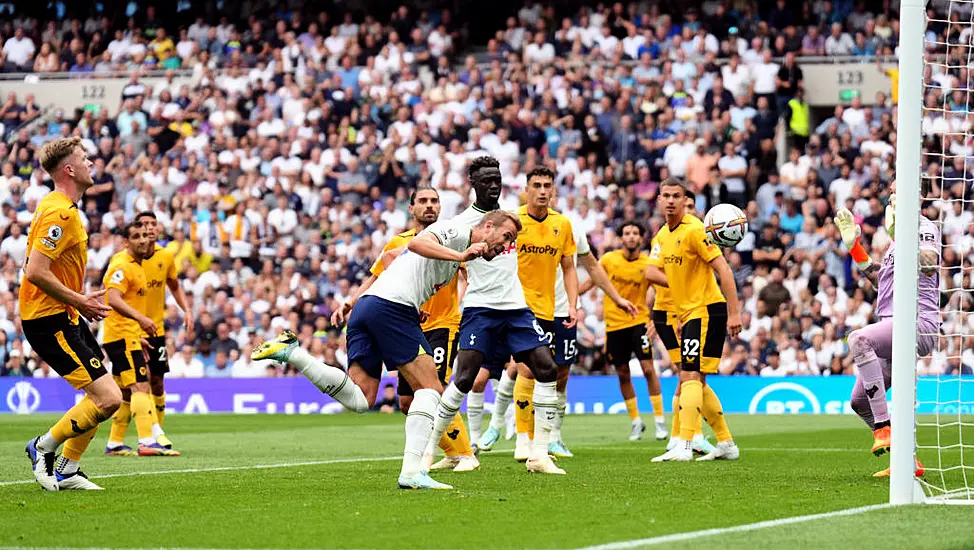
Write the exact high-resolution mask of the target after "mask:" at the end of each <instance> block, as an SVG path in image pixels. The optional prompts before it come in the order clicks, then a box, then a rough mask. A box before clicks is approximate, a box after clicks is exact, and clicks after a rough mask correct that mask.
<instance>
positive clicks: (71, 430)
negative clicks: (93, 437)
mask: <svg viewBox="0 0 974 550" xmlns="http://www.w3.org/2000/svg"><path fill="white" fill-rule="evenodd" d="M107 418H108V416H107V415H106V414H105V413H103V412H102V411H101V409H99V408H98V406H97V405H95V402H94V401H92V400H91V399H90V398H88V397H87V396H86V397H85V398H84V399H82V400H81V401H79V402H78V404H77V405H75V406H73V407H71V409H70V410H68V412H66V413H64V416H62V417H61V419H60V420H58V421H57V423H56V424H54V426H53V427H52V428H51V437H53V438H54V440H55V441H56V442H58V443H64V442H65V441H67V440H68V439H71V438H74V437H78V436H80V435H84V434H85V433H86V432H87V431H88V430H90V429H92V428H94V427H95V426H98V424H100V423H102V422H104V421H105V420H106V419H107Z"/></svg>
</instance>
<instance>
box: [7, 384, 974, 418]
mask: <svg viewBox="0 0 974 550" xmlns="http://www.w3.org/2000/svg"><path fill="white" fill-rule="evenodd" d="M634 382H635V385H636V391H637V396H638V397H639V404H640V408H641V409H642V410H643V411H644V412H648V408H649V407H650V403H649V399H648V396H647V392H646V385H645V384H644V383H643V382H642V380H639V379H637V380H635V381H634ZM384 383H389V384H395V378H394V377H393V378H389V379H388V380H386V381H385V382H384ZM708 383H709V384H711V385H712V387H713V388H714V391H716V392H717V394H718V395H719V396H720V399H721V402H722V403H723V406H724V411H725V412H727V413H732V414H733V413H736V414H851V413H852V409H851V408H850V406H849V396H850V394H851V393H852V387H853V384H854V383H855V378H854V377H852V376H831V377H822V378H819V377H785V378H761V377H746V376H738V377H716V376H715V377H711V378H710V379H709V380H708ZM662 385H663V397H664V403H666V408H667V410H669V408H670V407H669V400H670V399H671V398H672V396H673V391H674V389H675V388H676V380H675V379H673V378H667V379H663V380H662ZM82 395H83V394H82V393H81V392H75V391H74V390H73V389H72V388H71V387H70V386H69V385H68V384H67V383H66V382H64V381H63V380H50V379H46V380H39V379H32V378H0V413H15V414H31V413H53V412H63V411H66V410H67V409H68V408H70V407H71V406H72V405H74V403H75V402H77V400H78V399H80V398H81V396H82ZM493 400H494V397H493V392H492V391H491V390H490V389H488V390H487V396H486V399H485V401H486V402H487V405H488V409H490V404H491V403H493ZM917 402H918V403H919V405H918V407H919V408H918V411H919V412H921V413H934V412H939V413H941V414H974V377H970V376H968V377H963V378H961V377H940V378H939V380H938V379H936V378H926V377H921V378H920V379H919V380H918V382H917ZM166 410H167V412H168V413H178V414H211V413H236V414H330V413H338V412H341V411H342V407H341V405H339V404H338V403H336V402H335V400H334V399H332V398H331V397H329V396H327V395H324V394H322V393H321V392H319V391H318V390H317V389H316V388H315V387H314V386H312V385H311V384H310V383H309V382H308V381H307V380H305V379H303V378H257V379H229V380H228V379H194V380H186V379H170V380H167V381H166ZM568 412H569V413H570V414H617V413H625V412H626V406H625V403H624V402H623V400H622V396H621V395H620V394H619V384H618V381H617V380H616V378H615V377H613V376H577V377H574V378H572V379H571V381H570V382H569V386H568Z"/></svg>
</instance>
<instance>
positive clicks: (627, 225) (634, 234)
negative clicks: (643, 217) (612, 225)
mask: <svg viewBox="0 0 974 550" xmlns="http://www.w3.org/2000/svg"><path fill="white" fill-rule="evenodd" d="M616 234H617V235H619V238H620V239H622V246H623V248H625V249H626V252H629V253H632V252H635V251H637V250H639V249H640V248H642V246H643V238H644V237H645V236H646V228H644V227H643V226H642V225H640V224H639V222H636V221H635V220H627V221H625V222H623V223H622V225H620V226H619V229H617V230H616Z"/></svg>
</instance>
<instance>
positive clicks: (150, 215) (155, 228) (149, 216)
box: [135, 210, 159, 242]
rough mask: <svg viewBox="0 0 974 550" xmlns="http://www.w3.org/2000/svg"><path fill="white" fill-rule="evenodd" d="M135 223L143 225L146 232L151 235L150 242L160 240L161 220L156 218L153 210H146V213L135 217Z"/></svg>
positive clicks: (140, 213)
mask: <svg viewBox="0 0 974 550" xmlns="http://www.w3.org/2000/svg"><path fill="white" fill-rule="evenodd" d="M135 221H136V222H138V223H141V224H142V227H144V228H145V232H146V233H148V234H149V240H151V241H153V242H154V241H156V240H157V239H158V238H159V220H158V219H157V218H156V213H155V212H153V211H152V210H146V211H145V212H139V213H138V214H136V215H135Z"/></svg>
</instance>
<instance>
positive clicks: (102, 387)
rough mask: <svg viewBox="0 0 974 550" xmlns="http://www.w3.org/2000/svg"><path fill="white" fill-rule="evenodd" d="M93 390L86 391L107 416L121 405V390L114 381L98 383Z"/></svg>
mask: <svg viewBox="0 0 974 550" xmlns="http://www.w3.org/2000/svg"><path fill="white" fill-rule="evenodd" d="M92 389H93V390H94V391H88V397H89V398H90V399H91V401H92V402H93V403H94V404H95V406H96V407H98V409H99V410H100V411H101V412H103V413H105V415H107V416H111V415H113V414H115V411H117V410H118V408H119V407H120V406H122V390H120V389H119V388H118V386H116V385H115V384H114V383H111V384H99V385H98V387H97V388H92Z"/></svg>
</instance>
